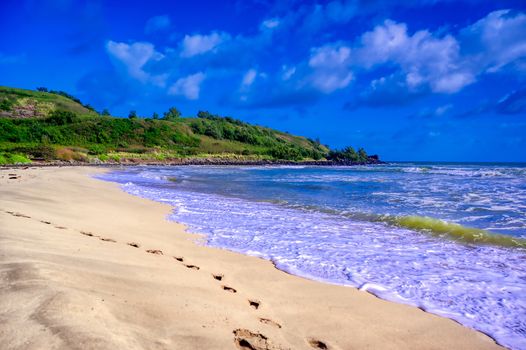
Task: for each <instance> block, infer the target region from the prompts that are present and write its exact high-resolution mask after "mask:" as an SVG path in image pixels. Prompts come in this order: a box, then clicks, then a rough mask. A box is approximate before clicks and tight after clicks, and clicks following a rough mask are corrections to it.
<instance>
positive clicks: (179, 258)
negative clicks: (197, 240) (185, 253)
mask: <svg viewBox="0 0 526 350" xmlns="http://www.w3.org/2000/svg"><path fill="white" fill-rule="evenodd" d="M173 258H174V259H175V260H177V261H179V262H183V261H184V258H183V257H182V256H174V257H173Z"/></svg>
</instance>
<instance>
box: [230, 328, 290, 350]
mask: <svg viewBox="0 0 526 350" xmlns="http://www.w3.org/2000/svg"><path fill="white" fill-rule="evenodd" d="M234 344H236V346H237V348H238V349H243V350H247V349H250V350H282V349H284V348H282V347H280V346H276V345H274V344H272V342H271V341H270V340H268V338H267V337H265V336H264V335H263V334H261V333H256V332H251V331H249V330H248V329H236V330H235V331H234Z"/></svg>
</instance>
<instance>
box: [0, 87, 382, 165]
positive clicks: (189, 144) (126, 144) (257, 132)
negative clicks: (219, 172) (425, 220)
mask: <svg viewBox="0 0 526 350" xmlns="http://www.w3.org/2000/svg"><path fill="white" fill-rule="evenodd" d="M42 90H44V89H42ZM190 158H191V159H209V158H214V159H229V160H232V161H258V160H268V161H276V160H288V161H313V160H326V159H327V158H329V159H333V160H339V161H341V160H345V159H346V160H348V161H352V162H359V163H364V162H368V161H369V162H370V161H374V158H368V157H367V155H366V153H365V151H363V150H361V151H360V152H354V150H353V149H352V148H347V149H346V150H345V151H344V152H343V151H342V152H335V151H330V150H329V149H328V148H327V147H326V146H324V145H322V144H320V143H319V142H316V141H314V140H311V139H307V138H305V137H301V136H294V135H290V134H288V133H284V132H281V131H277V130H273V129H270V128H266V127H261V126H255V125H251V124H248V123H245V122H242V121H240V120H236V119H233V118H230V117H221V116H218V115H213V114H210V113H208V112H199V113H198V116H197V117H181V116H179V114H178V112H177V110H176V109H171V110H170V111H169V112H168V113H165V116H164V117H163V118H161V119H158V118H155V119H154V118H138V117H136V116H135V115H133V114H132V115H131V117H130V118H116V117H112V116H109V115H99V114H98V113H97V112H95V111H94V109H93V108H91V107H90V106H89V105H83V104H82V103H81V102H80V101H79V100H78V99H75V98H74V97H73V96H71V95H68V94H66V93H64V92H60V91H58V92H56V91H52V92H47V91H30V90H22V89H14V88H8V87H0V164H2V163H4V164H5V163H20V162H24V161H30V160H32V161H53V160H62V161H80V162H92V163H93V162H95V163H100V162H152V161H157V162H170V161H174V160H180V159H190Z"/></svg>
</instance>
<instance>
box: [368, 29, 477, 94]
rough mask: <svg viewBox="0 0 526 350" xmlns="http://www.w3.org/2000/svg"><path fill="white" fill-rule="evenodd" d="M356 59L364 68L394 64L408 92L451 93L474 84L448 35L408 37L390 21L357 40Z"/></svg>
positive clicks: (458, 50) (423, 31)
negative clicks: (359, 43)
mask: <svg viewBox="0 0 526 350" xmlns="http://www.w3.org/2000/svg"><path fill="white" fill-rule="evenodd" d="M361 44H362V46H361V48H360V49H359V52H358V60H359V62H360V63H361V65H363V66H364V67H373V66H375V65H378V64H385V63H387V64H395V65H397V66H398V67H399V68H400V69H401V71H402V73H403V75H404V76H405V83H406V86H407V87H408V88H410V89H414V90H416V89H419V88H422V87H429V88H430V89H431V91H433V92H438V93H455V92H457V91H459V90H461V89H462V88H463V87H465V86H467V85H469V84H471V83H473V82H474V81H475V76H474V74H473V73H472V72H471V71H470V70H469V69H468V67H466V65H465V63H464V62H463V61H462V60H461V57H460V46H459V43H458V42H457V40H456V39H455V38H453V37H452V36H451V35H446V36H445V37H442V38H439V37H435V36H433V35H432V34H431V33H430V32H428V31H427V30H421V31H418V32H416V33H414V34H413V35H408V33H407V26H406V25H405V24H404V23H396V22H393V21H390V20H387V21H385V22H384V23H383V24H382V25H379V26H377V27H375V28H374V29H373V30H372V31H370V32H366V33H364V34H363V35H362V37H361Z"/></svg>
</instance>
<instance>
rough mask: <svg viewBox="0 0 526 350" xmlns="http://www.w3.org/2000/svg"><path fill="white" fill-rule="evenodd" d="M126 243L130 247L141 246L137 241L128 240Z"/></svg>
mask: <svg viewBox="0 0 526 350" xmlns="http://www.w3.org/2000/svg"><path fill="white" fill-rule="evenodd" d="M126 244H128V245H129V246H130V247H134V248H139V247H140V246H141V245H140V244H139V243H135V242H128V243H126Z"/></svg>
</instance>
